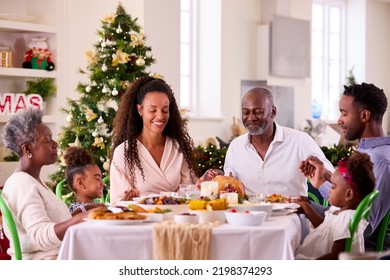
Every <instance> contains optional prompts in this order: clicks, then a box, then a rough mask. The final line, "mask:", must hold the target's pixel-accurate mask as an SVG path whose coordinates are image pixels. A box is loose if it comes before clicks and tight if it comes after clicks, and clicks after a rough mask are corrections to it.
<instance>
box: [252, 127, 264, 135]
mask: <svg viewBox="0 0 390 280" xmlns="http://www.w3.org/2000/svg"><path fill="white" fill-rule="evenodd" d="M264 132H265V125H264V126H260V127H259V128H258V129H257V130H253V129H248V133H249V135H263V134H264Z"/></svg>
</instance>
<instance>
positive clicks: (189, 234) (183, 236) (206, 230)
mask: <svg viewBox="0 0 390 280" xmlns="http://www.w3.org/2000/svg"><path fill="white" fill-rule="evenodd" d="M218 224H219V223H208V224H175V223H174V222H173V221H171V220H170V221H164V222H162V223H156V224H154V226H153V237H154V252H153V254H154V259H155V260H207V259H208V258H209V247H210V238H211V229H212V227H213V226H216V225H218Z"/></svg>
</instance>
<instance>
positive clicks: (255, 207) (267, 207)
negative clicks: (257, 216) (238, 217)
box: [230, 202, 274, 218]
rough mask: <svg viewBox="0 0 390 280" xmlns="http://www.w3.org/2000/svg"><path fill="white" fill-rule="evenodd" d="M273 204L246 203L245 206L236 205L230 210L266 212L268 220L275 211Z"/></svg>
mask: <svg viewBox="0 0 390 280" xmlns="http://www.w3.org/2000/svg"><path fill="white" fill-rule="evenodd" d="M273 208H274V207H273V204H272V203H266V202H264V203H259V204H252V203H244V204H235V205H232V206H231V207H230V209H236V210H237V212H245V211H264V212H266V213H267V218H268V217H270V216H271V215H272V209H273Z"/></svg>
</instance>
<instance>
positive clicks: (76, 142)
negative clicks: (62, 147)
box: [69, 136, 81, 147]
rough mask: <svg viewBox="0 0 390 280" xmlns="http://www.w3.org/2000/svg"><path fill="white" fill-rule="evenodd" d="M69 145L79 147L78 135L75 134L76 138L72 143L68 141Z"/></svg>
mask: <svg viewBox="0 0 390 280" xmlns="http://www.w3.org/2000/svg"><path fill="white" fill-rule="evenodd" d="M69 147H81V144H80V140H79V137H78V136H76V139H75V140H74V142H73V143H69Z"/></svg>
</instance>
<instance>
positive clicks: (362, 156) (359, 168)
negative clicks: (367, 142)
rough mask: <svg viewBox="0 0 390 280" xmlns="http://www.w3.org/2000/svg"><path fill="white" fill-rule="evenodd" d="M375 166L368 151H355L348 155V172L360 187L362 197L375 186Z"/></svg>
mask: <svg viewBox="0 0 390 280" xmlns="http://www.w3.org/2000/svg"><path fill="white" fill-rule="evenodd" d="M373 166H374V164H373V163H372V162H371V159H370V156H369V155H368V154H366V153H361V152H359V151H354V152H353V153H352V154H351V155H350V156H349V157H348V162H347V168H348V172H349V174H350V175H351V176H352V178H353V180H354V181H355V183H356V184H357V186H358V187H359V191H360V193H361V195H362V198H364V197H365V196H366V195H368V194H369V193H370V192H372V191H373V190H374V188H375V176H374V172H373V170H372V169H373Z"/></svg>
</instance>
